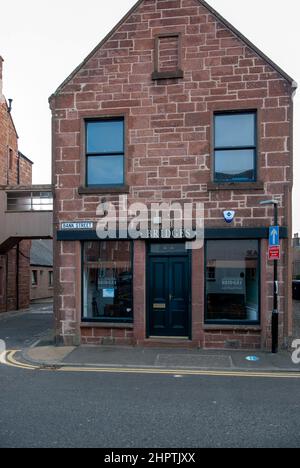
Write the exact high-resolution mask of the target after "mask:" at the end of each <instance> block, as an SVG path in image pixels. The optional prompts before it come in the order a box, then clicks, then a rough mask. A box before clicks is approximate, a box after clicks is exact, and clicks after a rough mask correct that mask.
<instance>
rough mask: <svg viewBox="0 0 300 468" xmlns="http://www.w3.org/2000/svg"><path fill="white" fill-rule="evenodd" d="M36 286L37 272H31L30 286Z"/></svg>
mask: <svg viewBox="0 0 300 468" xmlns="http://www.w3.org/2000/svg"><path fill="white" fill-rule="evenodd" d="M37 285H38V272H37V270H32V272H31V286H37Z"/></svg>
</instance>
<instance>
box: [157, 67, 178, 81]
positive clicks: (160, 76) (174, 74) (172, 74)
mask: <svg viewBox="0 0 300 468" xmlns="http://www.w3.org/2000/svg"><path fill="white" fill-rule="evenodd" d="M180 78H183V71H182V70H179V69H178V70H174V71H169V72H159V71H155V72H153V73H152V80H153V81H155V80H171V79H180Z"/></svg>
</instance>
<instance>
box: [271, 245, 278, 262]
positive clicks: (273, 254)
mask: <svg viewBox="0 0 300 468" xmlns="http://www.w3.org/2000/svg"><path fill="white" fill-rule="evenodd" d="M269 260H280V246H278V247H269Z"/></svg>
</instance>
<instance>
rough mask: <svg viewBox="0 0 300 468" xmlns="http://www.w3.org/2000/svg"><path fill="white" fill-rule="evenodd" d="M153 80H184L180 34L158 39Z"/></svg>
mask: <svg viewBox="0 0 300 468" xmlns="http://www.w3.org/2000/svg"><path fill="white" fill-rule="evenodd" d="M152 78H153V79H154V80H159V79H168V78H183V71H182V69H181V35H180V34H164V35H160V36H157V37H156V39H155V62H154V73H153V74H152Z"/></svg>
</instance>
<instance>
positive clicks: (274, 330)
mask: <svg viewBox="0 0 300 468" xmlns="http://www.w3.org/2000/svg"><path fill="white" fill-rule="evenodd" d="M278 203H279V202H278V200H266V201H262V202H261V203H260V204H261V205H273V207H274V226H278ZM278 293H279V285H278V260H276V259H275V260H274V286H273V310H272V353H273V354H276V353H278V327H279V320H278V319H279V311H278Z"/></svg>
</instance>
